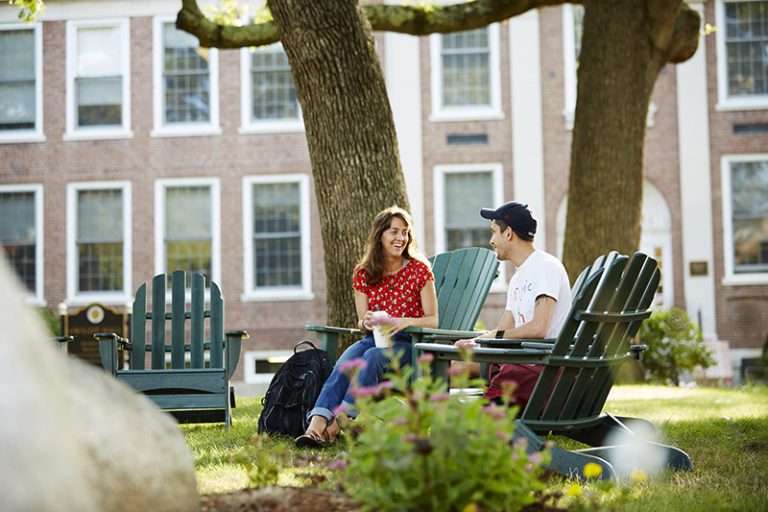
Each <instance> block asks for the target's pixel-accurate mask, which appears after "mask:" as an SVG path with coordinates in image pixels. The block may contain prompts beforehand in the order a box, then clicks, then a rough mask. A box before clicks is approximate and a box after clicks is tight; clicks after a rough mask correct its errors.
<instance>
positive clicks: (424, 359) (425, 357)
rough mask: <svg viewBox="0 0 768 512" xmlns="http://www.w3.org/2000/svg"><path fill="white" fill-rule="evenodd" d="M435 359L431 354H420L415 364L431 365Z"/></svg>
mask: <svg viewBox="0 0 768 512" xmlns="http://www.w3.org/2000/svg"><path fill="white" fill-rule="evenodd" d="M434 359H435V356H433V355H432V354H429V353H427V354H421V355H420V356H419V357H417V358H416V362H417V363H431V362H432V361H433V360H434Z"/></svg>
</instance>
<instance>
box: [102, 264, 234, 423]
mask: <svg viewBox="0 0 768 512" xmlns="http://www.w3.org/2000/svg"><path fill="white" fill-rule="evenodd" d="M189 277H190V282H191V288H190V289H189V290H187V288H186V278H187V275H186V273H185V272H183V271H180V270H177V271H175V272H173V274H172V276H171V297H170V298H171V303H170V311H166V294H167V290H166V279H167V276H166V274H159V275H156V276H155V277H154V278H153V279H152V307H151V309H150V310H147V283H144V284H142V285H141V286H139V288H138V289H137V290H136V296H135V299H134V301H133V315H132V317H131V337H132V340H131V341H129V340H126V339H124V338H121V337H120V336H118V335H117V334H114V333H99V334H95V335H94V338H96V339H97V340H98V341H99V352H100V355H101V364H102V366H103V367H104V369H105V370H106V371H108V372H110V373H111V374H112V375H114V376H115V377H117V379H118V380H120V381H122V382H125V383H126V384H128V385H130V386H131V387H133V388H134V389H135V390H137V391H140V392H143V393H144V394H146V395H147V396H148V397H149V398H150V399H151V400H152V401H154V402H155V404H156V405H157V406H158V407H160V408H161V409H164V410H166V411H168V412H169V413H171V414H173V416H175V417H176V419H177V420H178V421H179V422H181V423H203V422H220V421H223V422H224V423H225V424H226V427H227V428H229V425H230V423H231V416H230V407H231V406H232V405H233V402H234V393H233V390H232V389H231V388H230V385H229V380H230V378H231V377H232V374H233V373H234V371H235V368H237V362H238V360H239V359H240V347H241V344H242V340H244V339H246V338H247V337H248V334H247V333H246V332H245V331H227V332H226V333H225V332H224V298H223V297H222V295H221V290H220V289H219V286H218V285H217V284H216V283H214V282H211V283H210V286H209V289H208V292H209V294H210V297H209V302H210V309H205V298H206V297H205V295H206V289H205V278H204V277H203V275H202V274H197V273H192V274H190V275H189ZM188 293H189V296H190V299H191V300H190V303H189V309H187V294H188ZM147 320H151V322H150V323H149V325H150V327H151V328H150V331H149V337H147V334H148V333H147V325H148V322H147ZM167 320H169V321H170V343H167V342H166V330H167V324H166V321H167ZM206 320H207V324H208V326H207V329H206ZM187 321H188V325H189V330H187ZM206 332H207V334H208V341H206ZM119 348H125V349H128V350H130V368H128V369H123V368H119V367H118V363H117V353H118V349H119ZM146 352H150V353H151V365H150V366H151V367H150V368H145V359H146V358H145V354H146ZM169 352H170V354H171V360H170V368H169V367H168V365H167V363H166V354H167V353H169ZM206 352H207V354H208V360H207V361H206V357H205V356H206Z"/></svg>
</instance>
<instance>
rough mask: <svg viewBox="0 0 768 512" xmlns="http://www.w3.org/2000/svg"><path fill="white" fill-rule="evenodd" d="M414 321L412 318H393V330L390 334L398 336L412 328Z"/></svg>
mask: <svg viewBox="0 0 768 512" xmlns="http://www.w3.org/2000/svg"><path fill="white" fill-rule="evenodd" d="M412 324H413V320H412V319H411V318H392V330H391V331H390V334H397V333H399V332H400V331H402V330H404V329H407V328H408V327H411V325H412Z"/></svg>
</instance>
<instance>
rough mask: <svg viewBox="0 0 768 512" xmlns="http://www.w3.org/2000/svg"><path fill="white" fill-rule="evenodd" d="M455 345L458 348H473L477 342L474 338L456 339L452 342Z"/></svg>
mask: <svg viewBox="0 0 768 512" xmlns="http://www.w3.org/2000/svg"><path fill="white" fill-rule="evenodd" d="M454 345H455V346H457V347H459V348H469V349H472V348H475V347H477V346H478V345H477V342H476V341H475V340H458V341H457V342H456V343H454Z"/></svg>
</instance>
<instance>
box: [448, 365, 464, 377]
mask: <svg viewBox="0 0 768 512" xmlns="http://www.w3.org/2000/svg"><path fill="white" fill-rule="evenodd" d="M466 373H467V369H466V368H464V367H463V365H458V364H452V365H451V366H449V367H448V375H450V376H451V377H458V376H459V375H465V374H466Z"/></svg>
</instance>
